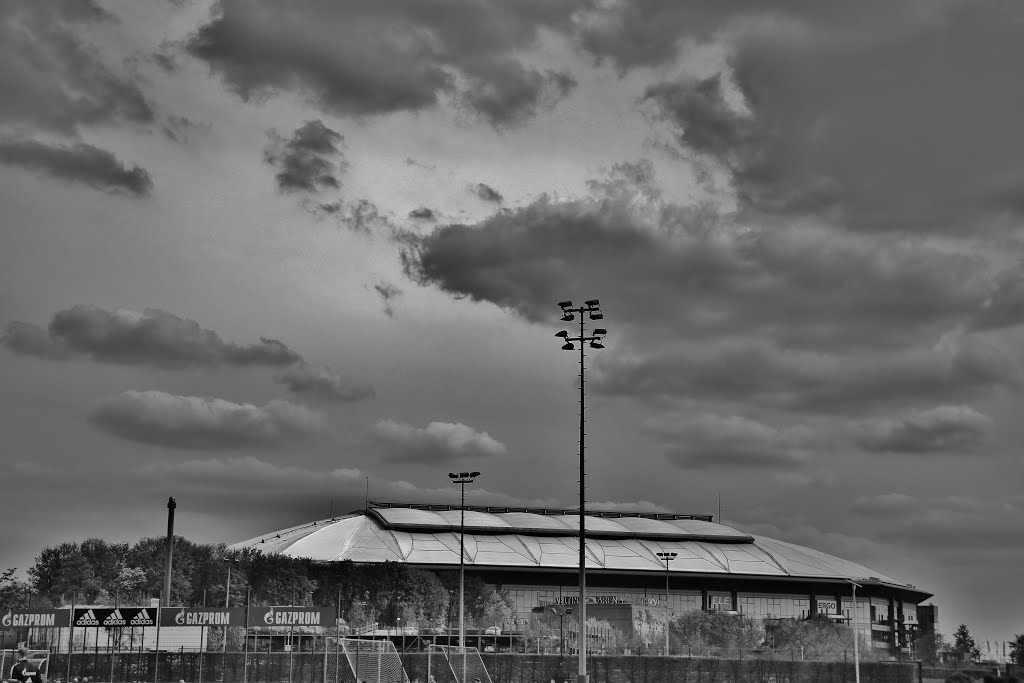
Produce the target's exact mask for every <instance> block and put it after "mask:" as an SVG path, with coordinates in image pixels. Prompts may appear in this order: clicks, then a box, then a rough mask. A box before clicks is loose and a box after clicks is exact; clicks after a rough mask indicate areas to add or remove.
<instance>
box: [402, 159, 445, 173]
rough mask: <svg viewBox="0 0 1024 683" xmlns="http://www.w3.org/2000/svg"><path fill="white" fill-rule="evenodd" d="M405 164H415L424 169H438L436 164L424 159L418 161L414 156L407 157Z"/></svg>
mask: <svg viewBox="0 0 1024 683" xmlns="http://www.w3.org/2000/svg"><path fill="white" fill-rule="evenodd" d="M405 165H406V166H414V167H416V168H419V169H422V170H424V171H436V170H437V166H434V165H432V164H425V163H423V162H422V161H417V160H416V159H413V158H412V157H406V158H405Z"/></svg>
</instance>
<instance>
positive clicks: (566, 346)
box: [562, 342, 576, 351]
mask: <svg viewBox="0 0 1024 683" xmlns="http://www.w3.org/2000/svg"><path fill="white" fill-rule="evenodd" d="M575 348H576V347H575V346H573V345H572V343H571V342H565V343H564V344H562V350H563V351H572V350H573V349H575Z"/></svg>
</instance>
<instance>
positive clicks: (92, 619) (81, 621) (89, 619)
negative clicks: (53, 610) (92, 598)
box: [75, 609, 100, 626]
mask: <svg viewBox="0 0 1024 683" xmlns="http://www.w3.org/2000/svg"><path fill="white" fill-rule="evenodd" d="M99 625H100V620H99V619H97V618H96V615H95V614H93V611H92V610H91V609H90V610H88V611H86V613H85V614H83V615H82V616H80V617H78V620H77V621H76V622H75V626H99Z"/></svg>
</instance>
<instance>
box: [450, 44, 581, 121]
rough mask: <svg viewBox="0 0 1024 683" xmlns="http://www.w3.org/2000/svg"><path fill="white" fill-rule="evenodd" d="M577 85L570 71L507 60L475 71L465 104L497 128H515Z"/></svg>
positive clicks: (556, 102)
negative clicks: (541, 69) (540, 68)
mask: <svg viewBox="0 0 1024 683" xmlns="http://www.w3.org/2000/svg"><path fill="white" fill-rule="evenodd" d="M576 85H577V83H576V79H574V78H573V77H572V75H571V74H569V73H568V72H565V71H552V70H550V69H549V70H547V71H543V72H542V71H538V70H537V69H531V68H528V67H525V66H523V65H522V64H521V63H519V62H517V61H515V60H504V61H501V62H495V63H492V64H489V65H484V66H482V67H481V68H477V69H473V74H472V77H471V79H470V87H469V88H468V89H467V90H466V92H465V93H464V94H463V95H462V103H463V104H464V106H466V107H468V108H469V109H471V110H473V111H475V112H477V113H478V114H479V115H480V116H481V117H482V118H484V119H485V120H486V121H487V122H488V123H490V124H491V126H493V127H494V128H496V129H505V128H513V127H515V126H518V125H521V124H522V123H524V122H526V121H527V120H529V119H532V118H534V117H535V116H536V115H537V113H538V112H539V111H541V110H549V109H553V108H554V107H555V105H556V104H558V102H559V101H561V100H562V99H564V98H565V97H566V96H567V95H569V93H571V92H572V91H573V90H574V89H575V88H576Z"/></svg>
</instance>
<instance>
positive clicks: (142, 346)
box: [4, 305, 302, 367]
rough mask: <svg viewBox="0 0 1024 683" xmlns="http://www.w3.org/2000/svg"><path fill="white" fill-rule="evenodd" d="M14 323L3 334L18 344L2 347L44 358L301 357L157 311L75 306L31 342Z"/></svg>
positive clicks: (162, 361) (270, 342)
mask: <svg viewBox="0 0 1024 683" xmlns="http://www.w3.org/2000/svg"><path fill="white" fill-rule="evenodd" d="M13 325H14V328H12V327H11V326H9V327H8V336H11V330H12V329H15V331H16V332H17V334H16V335H15V337H14V338H20V339H21V342H20V343H14V342H10V341H8V337H5V342H4V343H5V345H6V346H7V347H8V348H9V349H10V350H12V351H15V352H18V353H23V354H29V355H41V356H44V357H53V355H54V354H55V353H66V354H69V355H70V354H82V355H84V356H87V357H89V358H92V359H94V360H98V361H103V362H108V363H121V364H126V365H152V366H157V367H188V366H215V365H234V366H242V367H244V366H254V365H260V366H270V367H283V366H287V365H291V364H292V363H296V362H299V361H301V360H302V358H301V356H299V354H298V353H296V352H295V351H293V350H291V349H290V348H288V347H287V346H286V345H284V344H283V343H281V342H279V341H277V340H276V339H266V338H261V339H260V341H259V343H258V344H248V345H238V344H232V343H228V342H225V341H224V340H223V339H221V337H220V335H218V334H217V333H216V332H213V331H212V330H207V329H204V328H202V327H200V326H199V323H197V322H196V321H194V320H189V319H188V318H180V317H178V316H176V315H174V314H172V313H168V312H166V311H160V310H157V309H147V310H146V311H144V312H143V313H135V312H132V311H125V310H116V311H108V310H105V309H102V308H98V307H96V306H84V305H77V306H74V307H72V308H69V309H66V310H63V311H59V312H58V313H56V314H55V315H54V316H53V320H51V321H50V325H49V329H48V330H47V331H46V340H44V339H43V337H42V336H40V333H41V332H42V330H41V329H39V328H35V329H32V330H31V335H29V336H30V337H31V339H32V343H25V339H26V338H27V337H26V333H25V330H26V329H28V328H30V327H31V328H34V326H30V325H28V324H26V323H13ZM36 330H38V331H36Z"/></svg>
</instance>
